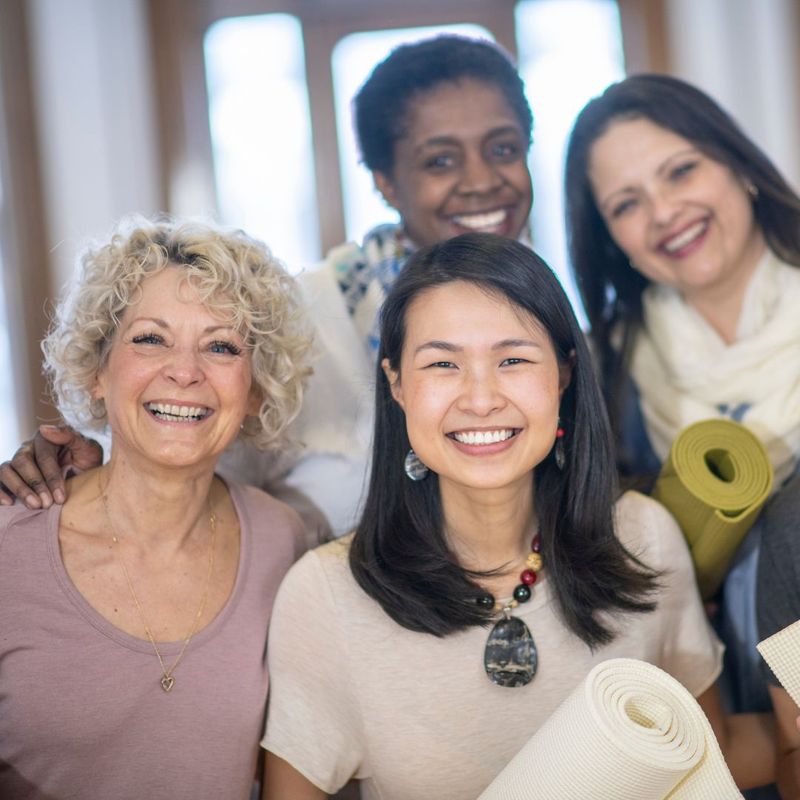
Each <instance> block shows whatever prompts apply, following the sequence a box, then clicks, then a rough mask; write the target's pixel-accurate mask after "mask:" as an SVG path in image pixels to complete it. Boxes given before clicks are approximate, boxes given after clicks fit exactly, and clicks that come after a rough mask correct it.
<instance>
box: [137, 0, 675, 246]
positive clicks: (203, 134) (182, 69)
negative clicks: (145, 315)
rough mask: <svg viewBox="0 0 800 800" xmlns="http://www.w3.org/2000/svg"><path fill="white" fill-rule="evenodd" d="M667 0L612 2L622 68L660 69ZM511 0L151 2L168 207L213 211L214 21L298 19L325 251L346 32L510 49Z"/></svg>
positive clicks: (336, 208) (336, 224)
mask: <svg viewBox="0 0 800 800" xmlns="http://www.w3.org/2000/svg"><path fill="white" fill-rule="evenodd" d="M665 1H666V0H618V3H619V8H620V18H621V22H622V29H623V42H624V45H625V60H626V65H627V66H628V68H629V69H635V70H643V69H657V70H660V71H664V70H666V68H667V66H668V65H667V63H666V44H665V38H664V33H663V31H664V28H665V26H664V24H663V22H664V18H665V16H664V3H665ZM516 2H517V0H435V2H431V0H404V2H403V3H402V4H399V3H392V4H388V3H387V4H380V3H376V2H375V0H336V3H335V4H333V3H332V4H321V3H319V2H317V0H148V9H149V16H150V25H151V34H152V42H153V56H154V63H155V74H156V80H157V90H156V95H157V106H158V117H159V131H160V132H159V136H160V146H161V163H162V165H163V168H164V169H163V176H162V180H163V185H162V194H163V195H164V196H165V198H166V200H167V209H168V210H169V211H171V212H173V213H177V214H181V213H196V212H197V210H198V208H200V209H204V210H207V211H211V212H212V213H213V212H215V211H216V208H217V203H216V192H215V188H214V175H213V164H212V150H211V135H210V131H209V123H208V113H207V107H208V97H207V93H206V87H205V79H204V75H205V72H204V63H203V36H204V35H205V31H206V30H208V28H209V27H210V26H211V25H212V24H213V23H215V22H217V21H219V20H220V19H225V18H229V17H236V16H246V15H257V14H267V13H286V14H292V15H294V16H296V17H297V18H298V19H299V20H300V24H301V26H302V31H303V46H304V51H305V67H306V80H307V83H308V99H309V106H310V111H311V129H312V141H313V148H314V175H315V187H316V196H317V211H318V219H319V232H320V249H321V251H322V252H323V253H325V252H327V251H328V250H329V249H330V248H331V247H333V246H335V245H337V244H339V243H341V242H343V241H345V238H346V235H345V221H344V209H343V200H342V179H341V173H340V163H339V151H338V147H339V143H338V135H337V130H336V114H335V108H334V93H333V77H332V74H331V54H332V52H333V48H334V47H335V46H336V44H337V43H338V42H339V41H340V40H341V39H343V38H344V37H345V36H347V35H349V34H351V33H358V32H362V31H370V30H381V29H385V28H406V27H417V26H420V27H421V26H434V25H447V24H453V23H473V24H476V25H481V26H483V27H484V28H486V29H487V30H489V31H491V32H492V35H493V36H494V37H495V39H496V41H497V42H498V43H499V44H500V45H502V46H503V47H504V48H505V49H506V50H508V52H509V53H511V54H512V55H513V56H516V40H515V20H514V8H515V6H516Z"/></svg>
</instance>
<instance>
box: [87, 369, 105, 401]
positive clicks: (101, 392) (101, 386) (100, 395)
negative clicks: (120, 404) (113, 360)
mask: <svg viewBox="0 0 800 800" xmlns="http://www.w3.org/2000/svg"><path fill="white" fill-rule="evenodd" d="M104 371H105V370H104V368H101V369H100V371H99V372H98V373H97V374H96V375H95V376H94V383H93V384H92V388H91V389H90V390H89V394H90V395H91V398H92V400H105V399H106V387H105V381H104V380H103V373H104Z"/></svg>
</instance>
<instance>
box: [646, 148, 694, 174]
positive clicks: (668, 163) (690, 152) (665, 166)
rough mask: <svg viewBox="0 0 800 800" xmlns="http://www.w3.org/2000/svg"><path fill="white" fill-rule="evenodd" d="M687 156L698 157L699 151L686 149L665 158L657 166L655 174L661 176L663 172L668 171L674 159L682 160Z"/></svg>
mask: <svg viewBox="0 0 800 800" xmlns="http://www.w3.org/2000/svg"><path fill="white" fill-rule="evenodd" d="M688 155H700V151H699V150H698V149H697V148H696V147H687V148H686V149H685V150H679V151H678V152H677V153H673V154H672V155H670V156H667V157H666V158H665V159H664V161H663V162H662V163H661V164H660V165H659V167H658V169H657V170H656V174H657V175H662V174H663V173H664V172H667V171H668V170H669V168H670V167H671V166H672V162H673V161H674V160H675V159H676V158H683V157H684V156H688Z"/></svg>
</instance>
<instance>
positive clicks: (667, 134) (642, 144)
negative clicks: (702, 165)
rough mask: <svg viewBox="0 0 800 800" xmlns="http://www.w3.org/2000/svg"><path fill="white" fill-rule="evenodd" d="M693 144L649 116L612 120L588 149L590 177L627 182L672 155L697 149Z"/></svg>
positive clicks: (659, 164) (595, 179)
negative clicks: (648, 117)
mask: <svg viewBox="0 0 800 800" xmlns="http://www.w3.org/2000/svg"><path fill="white" fill-rule="evenodd" d="M696 149H697V148H696V146H695V145H694V143H692V142H691V141H689V140H688V139H686V138H684V137H683V136H681V135H680V134H677V133H675V132H674V131H671V130H669V129H668V128H664V127H662V126H661V125H657V124H656V123H655V122H652V121H651V120H649V119H645V118H641V117H639V118H634V119H620V120H616V121H614V122H612V123H611V124H610V125H609V126H608V128H607V129H606V130H605V131H604V132H603V133H602V134H601V135H600V136H599V137H598V138H597V139H596V140H595V142H594V144H593V145H592V147H591V149H590V151H589V179H590V181H591V182H592V184H593V185H595V184H598V183H604V184H608V183H613V182H620V183H624V182H625V181H626V179H629V178H635V177H637V176H639V175H641V174H643V173H648V172H652V171H655V170H657V169H658V168H659V167H660V166H661V165H662V164H663V163H664V161H665V160H667V159H669V158H670V157H671V156H673V155H676V154H678V153H681V152H684V151H687V150H696Z"/></svg>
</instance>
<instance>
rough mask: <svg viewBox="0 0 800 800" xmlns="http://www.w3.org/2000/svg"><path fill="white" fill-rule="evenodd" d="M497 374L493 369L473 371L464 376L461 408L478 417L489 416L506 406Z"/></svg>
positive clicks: (460, 400)
mask: <svg viewBox="0 0 800 800" xmlns="http://www.w3.org/2000/svg"><path fill="white" fill-rule="evenodd" d="M505 403H506V400H505V398H504V396H503V393H502V391H501V387H500V384H499V382H498V380H497V376H496V375H495V374H494V372H493V371H488V370H487V371H485V372H484V371H481V372H471V373H469V374H467V375H466V376H465V377H464V382H463V385H462V390H461V395H460V397H459V403H458V406H459V410H460V411H464V412H465V413H468V414H474V415H475V416H478V417H487V416H489V415H490V414H492V413H494V412H495V411H499V410H500V409H501V408H503V407H504V406H505Z"/></svg>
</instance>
